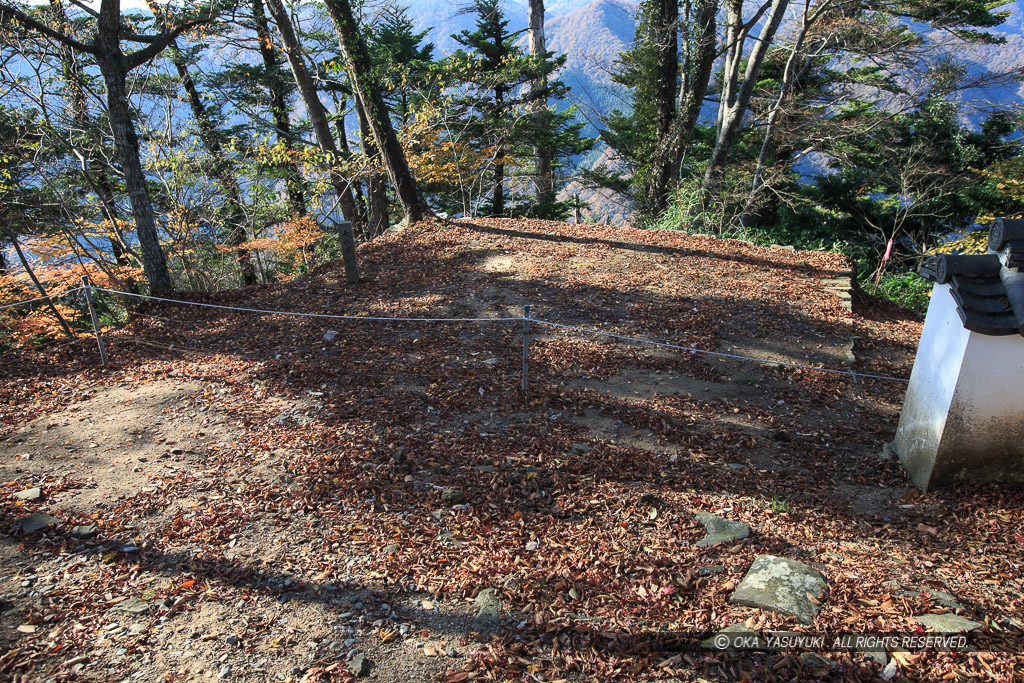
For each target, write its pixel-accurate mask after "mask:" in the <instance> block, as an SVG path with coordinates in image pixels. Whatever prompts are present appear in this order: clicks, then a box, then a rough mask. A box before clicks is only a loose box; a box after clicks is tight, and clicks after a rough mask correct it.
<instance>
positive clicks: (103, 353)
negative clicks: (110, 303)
mask: <svg viewBox="0 0 1024 683" xmlns="http://www.w3.org/2000/svg"><path fill="white" fill-rule="evenodd" d="M82 286H83V287H85V301H86V303H87V304H89V316H90V317H92V329H93V331H94V332H95V333H96V346H98V347H99V349H100V363H102V364H103V367H107V350H106V349H105V348H103V337H102V335H100V319H99V318H98V317H96V307H95V306H94V305H93V303H92V285H91V284H89V278H88V277H86V276H85V275H83V276H82Z"/></svg>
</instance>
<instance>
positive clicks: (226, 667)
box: [217, 664, 231, 680]
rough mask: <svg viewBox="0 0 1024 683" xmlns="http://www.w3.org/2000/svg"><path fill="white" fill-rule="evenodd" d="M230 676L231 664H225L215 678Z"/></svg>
mask: <svg viewBox="0 0 1024 683" xmlns="http://www.w3.org/2000/svg"><path fill="white" fill-rule="evenodd" d="M230 677H231V665H230V664H225V665H224V666H223V667H221V670H220V672H219V673H218V674H217V678H218V679H221V680H223V679H225V678H230Z"/></svg>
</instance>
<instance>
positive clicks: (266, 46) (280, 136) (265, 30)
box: [252, 0, 306, 216]
mask: <svg viewBox="0 0 1024 683" xmlns="http://www.w3.org/2000/svg"><path fill="white" fill-rule="evenodd" d="M252 18H253V22H254V23H255V25H256V39H257V41H258V42H259V46H260V57H261V58H262V60H263V69H264V71H265V72H266V74H267V90H268V91H269V93H270V112H271V115H272V116H273V117H274V128H275V129H276V130H277V140H278V142H280V143H281V144H282V145H284V148H285V149H286V150H287V151H288V152H291V151H293V150H294V146H293V145H292V139H291V138H292V127H291V121H290V120H289V108H288V102H287V99H286V95H287V89H286V87H285V84H284V82H283V79H282V77H281V61H280V59H278V56H277V50H275V49H274V45H273V43H272V42H271V40H270V26H269V25H268V24H267V15H266V12H264V9H263V0H252ZM284 170H285V186H286V187H287V191H288V204H289V206H290V207H291V210H292V213H294V214H296V215H298V216H305V215H306V194H305V191H304V190H303V188H302V172H301V171H300V170H299V165H298V163H297V162H295V161H294V160H291V159H289V160H288V161H286V162H285V163H284Z"/></svg>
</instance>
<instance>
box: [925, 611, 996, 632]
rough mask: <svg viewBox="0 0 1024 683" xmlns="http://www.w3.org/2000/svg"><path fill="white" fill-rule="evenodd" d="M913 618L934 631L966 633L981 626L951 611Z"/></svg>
mask: <svg viewBox="0 0 1024 683" xmlns="http://www.w3.org/2000/svg"><path fill="white" fill-rule="evenodd" d="M914 620H915V621H916V622H917V623H919V624H921V625H923V626H927V627H928V628H930V629H932V630H933V631H935V632H936V633H967V632H968V631H974V630H975V629H979V628H981V626H982V625H981V624H980V623H978V622H976V621H971V620H970V619H965V618H963V617H961V616H957V615H956V614H953V613H947V614H921V615H918V616H916V617H914Z"/></svg>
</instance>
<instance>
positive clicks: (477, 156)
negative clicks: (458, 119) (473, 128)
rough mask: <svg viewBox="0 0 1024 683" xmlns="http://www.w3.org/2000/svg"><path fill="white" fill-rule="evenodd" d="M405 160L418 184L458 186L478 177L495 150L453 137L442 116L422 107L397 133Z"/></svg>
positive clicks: (433, 108) (435, 109) (427, 105)
mask: <svg viewBox="0 0 1024 683" xmlns="http://www.w3.org/2000/svg"><path fill="white" fill-rule="evenodd" d="M399 139H400V140H401V143H402V148H403V149H404V150H405V156H406V159H407V160H408V162H409V167H410V169H412V172H413V175H414V176H415V177H416V179H417V180H420V181H422V182H426V183H451V184H458V183H459V182H460V179H464V181H465V182H469V179H470V178H473V177H476V176H479V175H480V174H481V173H482V172H483V170H484V168H485V167H486V166H487V164H488V163H490V162H491V160H492V159H493V158H494V155H495V153H496V151H497V150H496V149H495V148H494V147H479V146H478V145H477V144H476V142H477V141H476V140H473V139H472V138H470V137H469V136H459V135H456V134H452V132H451V130H450V129H449V128H448V127H447V126H446V125H445V121H444V114H443V112H442V111H441V110H440V109H439V108H438V107H437V106H436V105H434V104H433V103H425V104H423V105H421V106H420V108H419V109H418V110H417V111H416V112H415V113H414V114H413V115H412V116H411V117H410V119H409V122H408V123H406V124H405V125H404V126H403V127H402V128H401V130H400V131H399Z"/></svg>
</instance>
